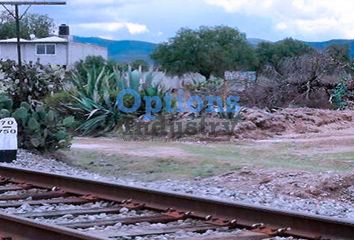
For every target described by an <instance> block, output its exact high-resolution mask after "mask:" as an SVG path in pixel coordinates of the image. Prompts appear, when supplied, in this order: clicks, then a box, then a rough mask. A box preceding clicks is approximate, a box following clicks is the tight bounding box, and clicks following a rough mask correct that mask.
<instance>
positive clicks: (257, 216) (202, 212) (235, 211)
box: [0, 166, 354, 240]
mask: <svg viewBox="0 0 354 240" xmlns="http://www.w3.org/2000/svg"><path fill="white" fill-rule="evenodd" d="M0 176H1V177H6V178H11V179H15V180H16V181H19V182H24V183H26V184H32V185H34V186H39V187H44V188H52V187H54V186H55V187H58V188H60V189H61V190H62V191H65V192H69V193H73V194H81V195H92V196H94V197H97V198H99V199H103V200H109V201H117V202H128V203H131V204H141V205H143V206H144V207H145V208H150V209H155V210H161V211H164V210H166V209H169V208H174V209H176V210H178V211H182V212H189V213H190V215H191V216H194V217H200V218H206V217H207V216H208V217H207V218H210V219H223V220H225V219H227V220H229V221H230V222H233V223H234V224H235V226H237V227H246V228H248V229H253V230H254V231H257V227H259V229H258V230H259V231H260V232H263V233H264V231H265V230H266V231H269V233H270V234H274V233H276V232H278V233H279V234H280V235H285V236H294V237H302V238H307V239H343V240H345V239H348V240H349V239H353V236H354V222H353V221H351V222H348V221H344V220H342V219H337V218H329V217H323V216H318V215H313V214H304V213H299V212H293V211H281V210H275V209H271V208H266V207H258V206H253V205H248V204H244V203H238V202H226V201H219V200H210V199H206V198H201V197H194V196H191V195H185V194H177V193H172V192H161V191H156V190H151V189H146V188H138V187H132V186H125V185H120V184H114V183H110V182H103V181H101V182H98V181H93V180H90V179H85V178H76V177H70V176H62V175H58V174H51V173H45V172H37V171H31V170H27V169H23V168H13V167H5V166H0ZM127 200H129V201H127ZM232 220H233V221H232ZM2 226H4V225H2V224H0V232H1V228H2ZM274 231H275V232H274Z"/></svg>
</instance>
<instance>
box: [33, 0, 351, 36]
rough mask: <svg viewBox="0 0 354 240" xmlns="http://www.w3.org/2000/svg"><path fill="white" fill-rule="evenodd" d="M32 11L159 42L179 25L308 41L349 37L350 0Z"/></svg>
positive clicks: (80, 2)
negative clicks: (216, 28) (230, 29)
mask: <svg viewBox="0 0 354 240" xmlns="http://www.w3.org/2000/svg"><path fill="white" fill-rule="evenodd" d="M67 3H68V4H67V5H66V6H49V7H38V6H37V7H33V8H32V9H31V11H32V12H37V13H43V14H48V15H50V16H51V17H52V18H54V20H55V22H56V23H57V24H60V23H66V24H68V25H70V26H71V33H72V34H74V35H80V36H96V37H103V38H108V39H117V40H122V39H135V40H144V41H151V42H161V41H165V40H167V39H168V38H169V37H172V36H174V34H175V33H176V31H177V30H178V29H179V28H181V27H189V28H197V27H199V26H200V25H208V26H215V25H227V26H231V27H237V28H238V29H239V30H241V31H242V32H245V33H246V34H247V36H248V37H256V38H262V39H267V40H279V39H282V38H284V37H288V36H289V37H294V38H297V39H301V40H307V41H317V40H318V41H319V40H321V41H322V40H329V39H334V38H347V39H350V38H351V39H352V38H354V1H352V0H67Z"/></svg>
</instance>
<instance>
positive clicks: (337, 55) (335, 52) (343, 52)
mask: <svg viewBox="0 0 354 240" xmlns="http://www.w3.org/2000/svg"><path fill="white" fill-rule="evenodd" d="M325 53H326V54H327V55H329V56H330V57H332V58H333V59H335V60H337V61H339V62H341V63H350V61H351V57H350V47H349V45H348V44H344V45H331V46H329V47H327V48H326V49H325Z"/></svg>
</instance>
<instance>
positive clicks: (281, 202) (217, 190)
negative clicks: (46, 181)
mask: <svg viewBox="0 0 354 240" xmlns="http://www.w3.org/2000/svg"><path fill="white" fill-rule="evenodd" d="M2 165H6V166H17V167H24V168H29V169H33V170H39V171H46V172H51V173H58V174H64V175H69V176H74V177H84V178H90V179H94V180H103V181H111V182H116V183H119V184H125V185H132V186H142V187H147V188H153V189H158V190H162V191H173V192H178V193H187V194H192V195H196V196H201V197H207V198H215V199H222V200H231V201H241V202H244V203H248V204H256V205H262V206H267V207H272V208H277V209H283V210H292V211H300V212H308V213H313V214H319V215H323V216H330V217H338V218H346V219H348V220H350V221H354V205H353V202H354V201H338V200H318V199H315V198H300V197H292V196H285V195H281V194H278V193H274V192H272V190H271V189H269V188H267V187H266V186H260V187H259V189H257V190H253V191H237V190H235V189H230V188H227V187H222V186H218V185H216V184H213V183H212V182H210V181H207V182H205V181H203V180H195V181H176V180H165V181H155V182H147V183H144V182H138V181H135V180H132V179H120V178H113V177H103V176H100V175H98V174H95V173H90V172H87V171H84V170H81V169H78V168H73V167H71V166H69V165H67V164H65V163H63V162H58V161H56V160H54V159H49V158H44V157H42V156H38V155H34V154H31V153H29V152H27V151H24V150H20V151H19V152H18V160H17V161H16V162H14V163H11V164H5V163H3V164H2ZM353 195H354V194H353ZM353 199H354V197H353Z"/></svg>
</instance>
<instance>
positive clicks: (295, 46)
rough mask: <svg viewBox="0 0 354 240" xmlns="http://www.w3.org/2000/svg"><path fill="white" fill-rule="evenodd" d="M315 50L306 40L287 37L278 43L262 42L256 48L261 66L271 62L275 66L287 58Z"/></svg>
mask: <svg viewBox="0 0 354 240" xmlns="http://www.w3.org/2000/svg"><path fill="white" fill-rule="evenodd" d="M314 52H315V50H314V49H313V48H311V47H309V46H307V45H306V44H305V43H304V42H302V41H298V40H295V39H292V38H286V39H284V40H282V41H279V42H276V43H271V42H262V43H260V44H259V45H258V47H257V49H256V53H257V57H258V59H259V63H260V65H259V67H263V66H264V65H266V64H270V65H272V66H274V67H275V68H277V67H278V65H279V63H280V62H282V61H283V60H284V59H285V58H291V57H298V56H302V55H305V54H311V53H314Z"/></svg>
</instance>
